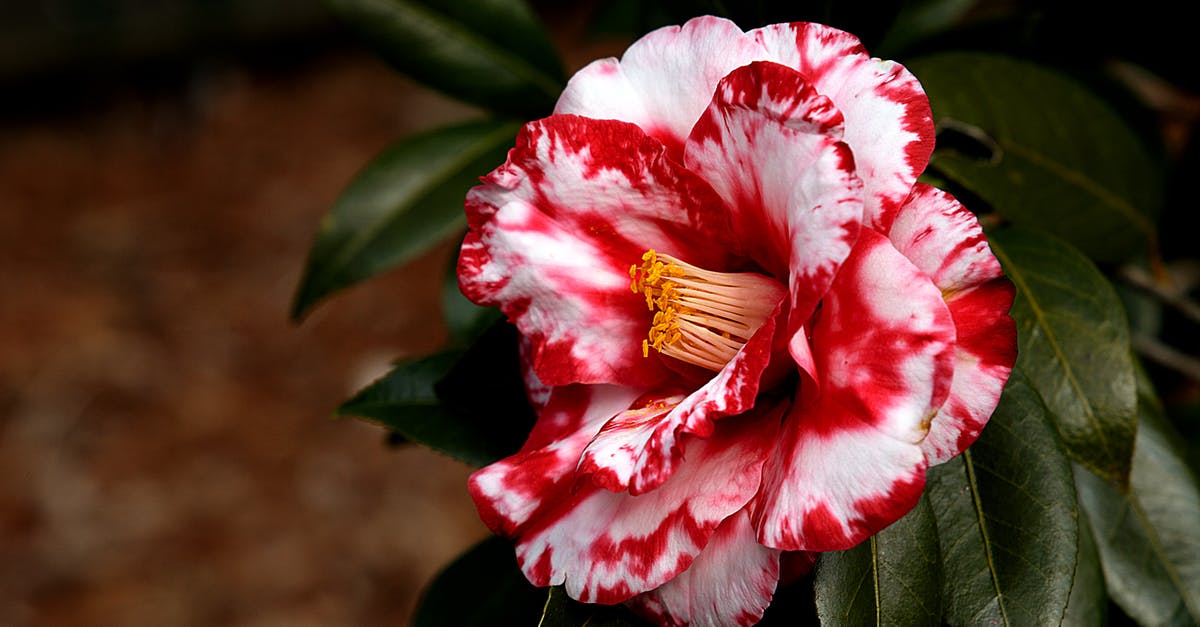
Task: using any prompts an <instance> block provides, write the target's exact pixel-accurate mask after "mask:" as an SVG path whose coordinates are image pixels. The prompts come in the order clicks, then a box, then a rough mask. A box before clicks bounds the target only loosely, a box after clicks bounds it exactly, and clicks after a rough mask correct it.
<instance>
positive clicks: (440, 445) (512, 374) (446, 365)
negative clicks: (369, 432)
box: [338, 325, 533, 466]
mask: <svg viewBox="0 0 1200 627" xmlns="http://www.w3.org/2000/svg"><path fill="white" fill-rule="evenodd" d="M515 336H516V332H515V330H513V329H512V327H511V326H510V325H498V326H497V327H494V328H493V329H491V330H489V332H488V333H487V334H485V335H484V336H483V337H482V338H481V339H480V340H479V341H478V342H477V343H476V344H475V345H474V346H472V347H471V349H470V350H468V351H466V352H465V353H464V352H462V351H447V352H444V353H439V354H437V355H433V356H430V357H426V358H423V359H418V360H416V361H412V362H408V363H404V364H400V365H399V366H397V367H396V368H394V369H393V370H392V371H391V372H389V373H388V374H387V375H386V376H384V377H383V378H382V379H380V380H378V381H376V382H375V383H372V384H371V385H370V386H368V387H367V388H366V389H364V390H362V391H361V392H359V393H358V394H356V395H355V396H354V398H351V399H350V400H348V401H346V402H345V403H344V404H343V405H342V406H341V407H339V408H338V413H339V414H341V415H351V416H359V417H362V418H366V419H367V420H370V421H372V422H376V423H379V424H381V425H383V426H385V427H388V428H389V429H392V430H394V431H396V432H398V433H400V434H401V435H402V436H404V437H405V438H407V439H408V440H411V441H413V442H416V443H419V444H423V445H425V446H428V447H429V448H432V449H434V450H436V451H439V452H441V453H444V454H446V455H449V456H450V457H453V458H455V459H458V460H460V461H463V462H466V463H468V464H471V465H474V466H483V465H486V464H490V463H492V462H494V461H496V460H497V459H500V458H503V457H507V456H509V455H512V454H513V453H515V452H516V451H517V449H519V448H520V446H521V443H522V442H524V441H525V438H526V437H527V436H528V435H529V430H530V428H531V427H532V426H533V412H532V410H531V409H530V407H529V403H528V401H527V400H526V399H525V395H524V385H523V383H522V381H521V375H520V371H519V369H518V362H517V351H516V337H515Z"/></svg>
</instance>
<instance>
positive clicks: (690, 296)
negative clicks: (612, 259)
mask: <svg viewBox="0 0 1200 627" xmlns="http://www.w3.org/2000/svg"><path fill="white" fill-rule="evenodd" d="M629 276H630V278H632V279H633V281H632V283H631V284H630V286H629V288H630V290H632V291H633V293H635V294H639V293H640V294H642V295H643V296H645V298H646V307H647V308H648V309H649V310H650V311H652V312H654V317H653V318H652V321H651V323H650V331H649V333H648V334H647V338H646V339H645V340H642V356H644V357H649V355H650V349H651V348H653V349H654V350H656V351H658V352H660V353H662V354H664V355H668V356H670V357H674V358H676V359H679V360H681V361H685V362H688V363H690V364H695V365H697V366H701V367H704V368H707V369H709V370H714V371H716V370H720V369H721V368H724V367H725V364H727V363H729V360H731V359H733V357H734V356H735V355H737V353H738V351H739V350H741V349H742V346H744V345H745V344H746V342H748V341H749V340H750V337H751V336H753V335H754V332H755V331H758V328H759V327H761V326H762V324H763V322H764V321H765V320H766V319H767V316H769V315H770V314H771V311H772V310H773V309H774V308H775V305H776V304H778V303H779V301H780V299H782V298H783V295H784V292H785V290H784V288H783V286H782V285H780V284H779V283H778V282H777V281H775V280H774V279H771V278H770V277H766V276H763V275H761V274H756V273H753V272H739V273H728V272H713V271H710V270H704V269H702V268H697V267H696V266H693V265H691V264H688V263H685V262H683V261H680V260H679V259H676V258H674V257H672V256H670V255H664V254H660V253H656V252H655V251H654V249H650V250H647V251H646V252H645V253H644V254H643V255H642V265H641V266H640V267H639V266H638V265H637V264H634V265H632V266H630V268H629Z"/></svg>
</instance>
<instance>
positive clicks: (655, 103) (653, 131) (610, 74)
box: [554, 16, 766, 158]
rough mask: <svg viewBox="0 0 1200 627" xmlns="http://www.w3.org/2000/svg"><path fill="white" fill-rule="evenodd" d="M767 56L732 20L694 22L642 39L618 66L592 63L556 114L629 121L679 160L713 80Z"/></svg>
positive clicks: (570, 85)
mask: <svg viewBox="0 0 1200 627" xmlns="http://www.w3.org/2000/svg"><path fill="white" fill-rule="evenodd" d="M765 58H766V56H765V51H764V50H763V49H762V47H761V46H759V45H758V43H756V42H755V41H754V39H753V38H751V37H748V36H747V35H746V34H745V33H743V32H742V30H741V29H740V28H738V27H737V25H736V24H734V23H733V22H730V21H729V20H725V19H721V18H717V17H711V16H705V17H698V18H695V19H692V20H689V21H688V22H687V23H686V24H684V25H683V26H666V27H663V28H660V29H658V30H656V31H653V32H651V33H649V34H647V35H645V36H644V37H642V38H641V39H639V40H637V41H636V42H634V44H633V45H632V46H630V47H629V49H628V50H626V51H625V54H624V55H623V56H622V57H621V60H620V61H617V60H616V59H613V58H609V59H601V60H598V61H594V62H592V63H591V64H589V65H588V66H587V67H585V68H583V69H582V70H580V71H579V72H577V73H576V74H575V76H573V77H572V78H571V80H570V82H568V83H567V87H566V89H564V90H563V93H562V95H561V96H559V99H558V104H557V106H555V108H554V112H555V113H575V114H578V115H583V116H587V117H589V118H596V119H616V120H624V121H626V122H632V123H634V124H637V125H638V126H640V127H642V128H643V129H645V131H646V133H648V134H649V135H650V136H652V137H655V138H657V139H659V140H660V141H662V142H663V143H664V144H666V145H667V146H668V147H669V148H670V149H671V151H672V154H673V155H674V156H675V157H676V158H678V156H679V154H680V153H681V148H682V146H683V141H684V139H686V138H687V136H688V132H689V131H690V130H691V129H692V124H694V123H695V122H696V118H698V117H700V114H701V113H702V112H703V111H704V109H705V107H707V106H708V103H709V101H710V100H711V99H712V94H713V88H714V87H716V85H717V81H719V80H721V78H722V77H723V76H725V75H726V74H728V73H729V72H730V70H733V69H734V68H736V67H740V66H743V65H746V64H747V63H750V62H751V61H754V60H756V59H765Z"/></svg>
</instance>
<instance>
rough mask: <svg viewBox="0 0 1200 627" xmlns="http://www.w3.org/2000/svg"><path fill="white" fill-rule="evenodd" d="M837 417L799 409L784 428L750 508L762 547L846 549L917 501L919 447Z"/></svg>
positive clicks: (832, 411)
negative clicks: (760, 488)
mask: <svg viewBox="0 0 1200 627" xmlns="http://www.w3.org/2000/svg"><path fill="white" fill-rule="evenodd" d="M840 409H841V408H840V407H838V406H837V405H834V404H830V403H826V404H825V406H821V405H816V406H811V405H810V406H799V407H796V408H794V409H793V411H792V413H791V414H789V415H788V417H787V419H786V420H785V421H784V423H783V427H782V428H781V434H782V436H781V438H780V442H779V443H778V445H777V446H776V449H775V452H774V455H773V456H772V457H771V458H769V459H768V460H767V462H766V464H764V466H763V485H762V490H761V491H760V492H759V495H758V498H757V499H756V501H755V505H754V517H753V521H754V526H755V528H756V529H757V530H758V541H759V542H760V543H762V544H763V545H765V546H769V547H774V548H777V549H784V550H804V551H840V550H843V549H848V548H850V547H852V546H854V545H856V544H858V543H859V542H862V541H863V540H864V539H866V538H867V537H868V536H871V535H873V534H875V533H877V532H879V531H880V530H881V529H883V528H884V527H886V526H888V525H889V524H891V523H893V522H895V521H896V520H898V519H899V518H900V517H901V516H903V515H904V514H905V513H907V512H908V511H909V510H910V509H912V508H913V506H915V505H916V504H917V501H918V500H919V499H920V498H921V491H922V490H923V489H924V487H925V467H926V464H925V456H924V454H923V453H922V451H921V447H920V445H918V444H913V443H909V442H905V441H902V440H897V439H894V438H891V437H889V436H887V435H885V434H883V433H881V432H880V431H878V430H876V429H872V428H871V427H869V426H868V425H866V424H865V423H863V422H862V421H861V420H859V419H858V417H857V416H853V415H851V414H848V413H845V412H842V413H839V410H840Z"/></svg>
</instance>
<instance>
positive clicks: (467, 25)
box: [328, 0, 565, 118]
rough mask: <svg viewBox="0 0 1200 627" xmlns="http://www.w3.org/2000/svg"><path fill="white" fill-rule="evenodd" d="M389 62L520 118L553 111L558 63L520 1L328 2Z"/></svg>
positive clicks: (560, 78) (455, 94)
mask: <svg viewBox="0 0 1200 627" xmlns="http://www.w3.org/2000/svg"><path fill="white" fill-rule="evenodd" d="M328 2H329V6H330V8H332V9H333V11H334V13H336V14H337V15H338V17H340V18H341V19H342V20H343V21H344V22H345V23H346V24H348V25H349V26H351V27H352V28H353V29H354V30H355V31H356V32H357V33H358V35H359V36H360V37H362V38H363V39H364V40H365V41H366V42H367V44H368V45H370V46H371V47H372V48H373V49H374V50H375V51H376V52H377V53H379V54H380V55H381V56H382V57H383V58H384V59H386V60H387V61H388V62H389V63H391V64H392V65H393V66H395V67H396V68H397V69H399V70H400V71H401V72H404V73H405V74H408V75H409V76H411V77H413V78H414V79H416V80H418V81H420V82H422V83H425V84H426V85H429V86H430V87H433V88H434V89H438V90H441V91H443V92H445V93H446V94H448V95H450V96H453V97H455V98H460V99H462V100H465V101H467V102H471V103H474V104H477V105H479V106H481V107H484V108H485V109H490V110H492V111H501V112H504V113H510V114H515V115H517V116H519V117H522V118H533V117H542V116H544V115H548V114H549V113H550V111H551V109H553V108H554V102H555V101H556V100H557V99H558V95H559V93H560V92H561V91H562V88H563V85H564V84H565V77H564V74H563V69H562V62H561V61H560V60H559V57H558V53H557V52H556V51H555V49H554V46H553V44H551V42H550V39H549V37H548V36H547V35H546V31H545V29H543V28H542V26H541V25H540V24H539V23H538V20H537V17H536V16H535V15H534V14H533V12H532V11H531V10H530V9H529V6H528V5H527V4H526V3H525V2H524V1H523V0H450V1H448V0H328Z"/></svg>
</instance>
